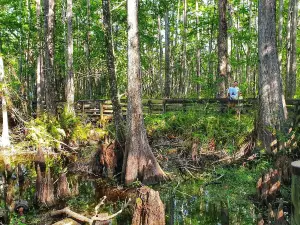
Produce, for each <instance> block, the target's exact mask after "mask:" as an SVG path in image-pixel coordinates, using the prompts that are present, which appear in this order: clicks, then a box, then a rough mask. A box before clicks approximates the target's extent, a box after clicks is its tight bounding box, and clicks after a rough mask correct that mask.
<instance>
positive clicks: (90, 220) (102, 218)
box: [50, 196, 131, 225]
mask: <svg viewBox="0 0 300 225" xmlns="http://www.w3.org/2000/svg"><path fill="white" fill-rule="evenodd" d="M105 199H106V196H104V197H103V198H102V200H101V202H100V203H99V204H98V205H97V206H96V207H95V212H96V215H95V216H93V217H92V218H88V217H86V216H83V215H81V214H79V213H76V212H74V211H72V210H71V209H70V208H69V207H66V208H63V209H60V210H55V211H52V212H51V213H50V215H51V216H57V215H60V214H67V215H68V216H70V217H73V218H74V219H77V220H79V221H82V222H87V223H89V224H90V225H92V224H93V223H94V222H95V221H107V220H111V219H112V218H114V217H116V216H117V215H119V214H120V213H122V212H123V210H124V209H125V208H126V207H127V206H128V205H129V203H130V201H131V199H130V198H129V200H128V201H125V203H124V205H123V206H122V208H121V209H120V210H119V211H118V212H116V213H114V214H112V215H110V216H99V215H98V209H99V208H100V206H101V205H103V204H104V200H105Z"/></svg>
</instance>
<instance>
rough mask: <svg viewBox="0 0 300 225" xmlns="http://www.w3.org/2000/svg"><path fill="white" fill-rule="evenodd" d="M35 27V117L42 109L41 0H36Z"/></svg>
mask: <svg viewBox="0 0 300 225" xmlns="http://www.w3.org/2000/svg"><path fill="white" fill-rule="evenodd" d="M36 19H37V22H36V27H37V31H38V58H37V63H36V102H37V103H36V104H37V107H36V116H39V115H40V114H41V113H42V111H43V109H44V107H43V91H42V90H43V86H42V85H43V80H44V79H43V78H44V76H43V50H42V49H43V48H42V36H41V31H42V27H41V0H36Z"/></svg>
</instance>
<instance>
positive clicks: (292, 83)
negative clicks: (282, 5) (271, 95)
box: [285, 0, 298, 98]
mask: <svg viewBox="0 0 300 225" xmlns="http://www.w3.org/2000/svg"><path fill="white" fill-rule="evenodd" d="M297 17H298V0H290V4H289V21H288V29H287V32H288V34H287V45H288V46H287V72H286V88H285V93H286V97H287V98H293V97H294V95H295V93H296V80H297V79H296V73H297V52H296V48H297V46H296V40H297V39H296V38H297Z"/></svg>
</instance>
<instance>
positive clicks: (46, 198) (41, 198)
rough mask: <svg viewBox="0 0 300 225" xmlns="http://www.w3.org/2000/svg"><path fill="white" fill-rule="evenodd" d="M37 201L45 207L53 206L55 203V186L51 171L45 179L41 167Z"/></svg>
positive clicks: (37, 184) (37, 182)
mask: <svg viewBox="0 0 300 225" xmlns="http://www.w3.org/2000/svg"><path fill="white" fill-rule="evenodd" d="M36 200H37V202H38V203H41V204H42V205H44V206H52V205H53V204H54V203H55V198H54V185H53V179H52V178H51V172H50V169H48V171H47V173H46V176H45V177H44V178H43V176H42V173H41V170H40V167H39V165H38V167H37V179H36Z"/></svg>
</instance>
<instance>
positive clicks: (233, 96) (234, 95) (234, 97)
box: [227, 81, 241, 107]
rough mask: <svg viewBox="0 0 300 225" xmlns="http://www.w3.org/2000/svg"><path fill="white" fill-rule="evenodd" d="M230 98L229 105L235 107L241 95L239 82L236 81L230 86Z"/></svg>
mask: <svg viewBox="0 0 300 225" xmlns="http://www.w3.org/2000/svg"><path fill="white" fill-rule="evenodd" d="M227 94H228V100H229V107H235V106H236V104H237V103H238V100H239V97H240V96H241V93H240V89H239V88H238V82H237V81H234V83H233V87H230V88H228V93H227Z"/></svg>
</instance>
